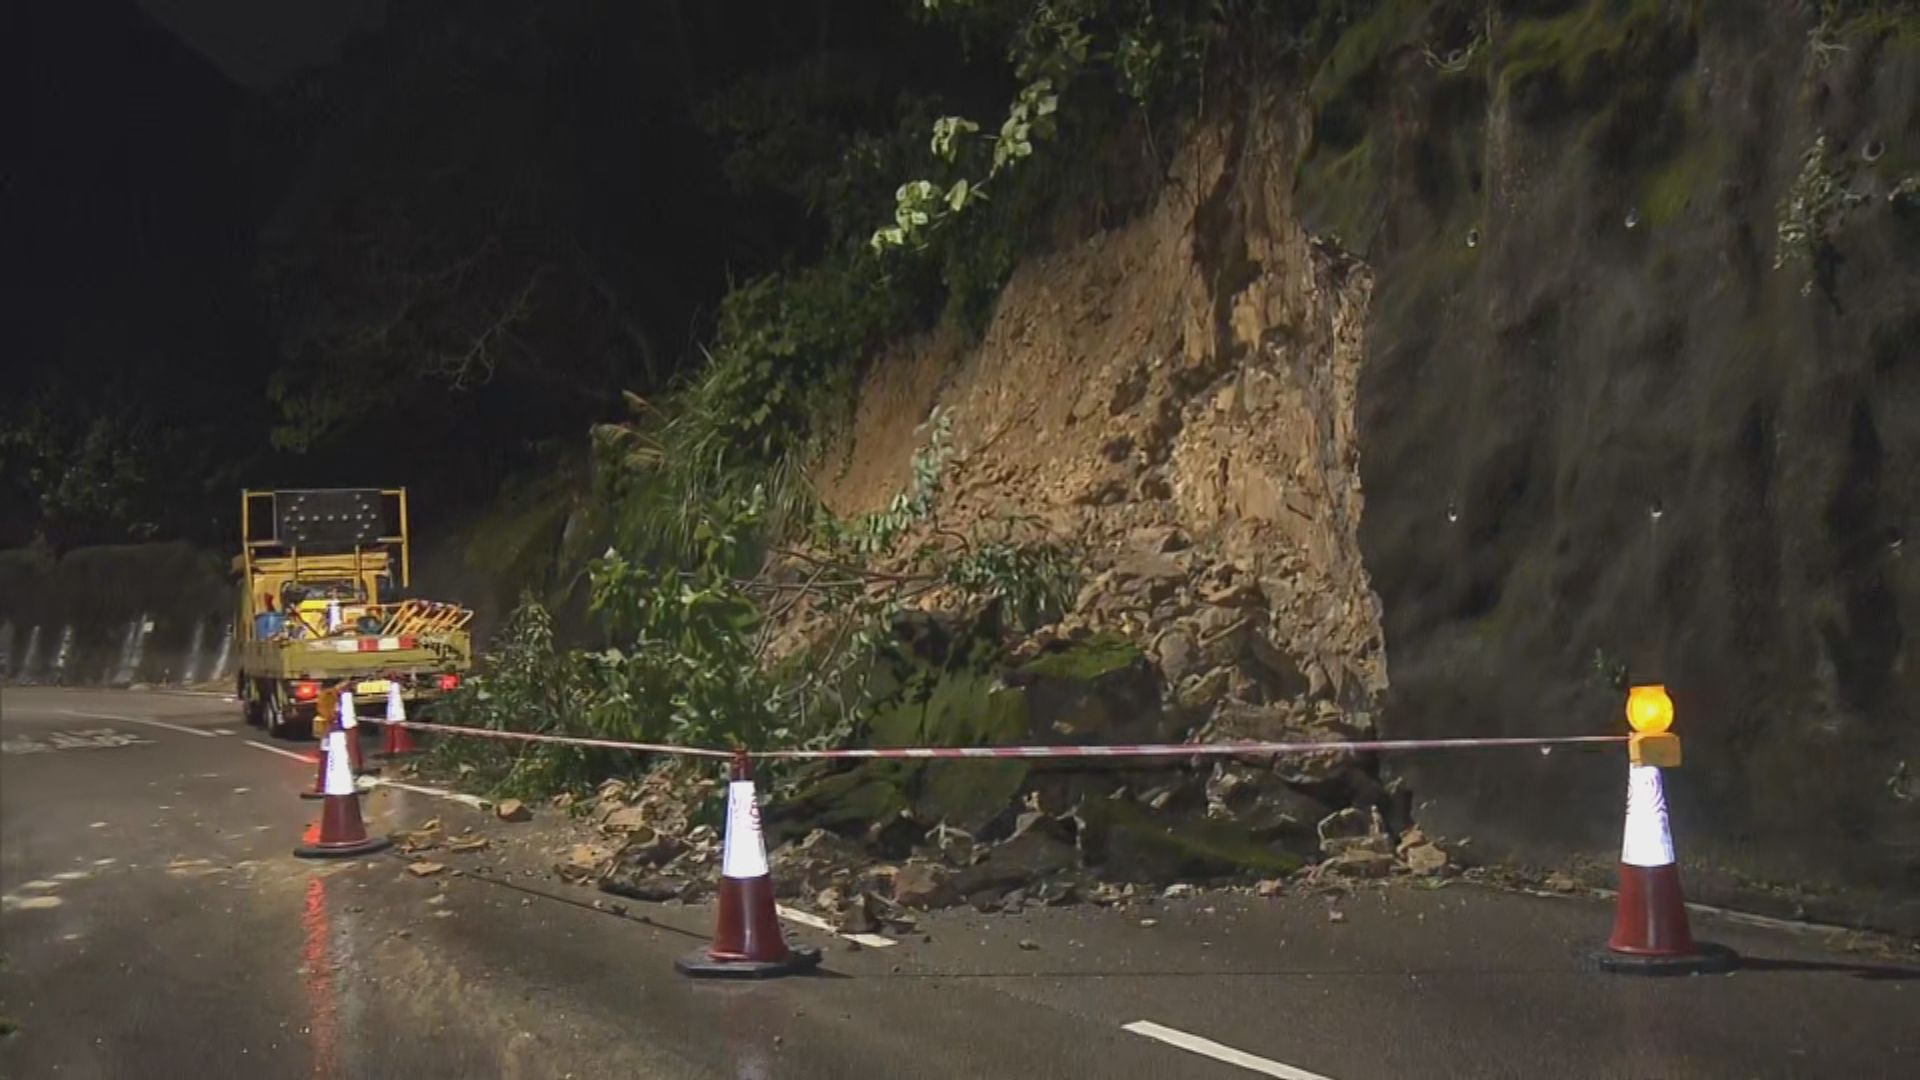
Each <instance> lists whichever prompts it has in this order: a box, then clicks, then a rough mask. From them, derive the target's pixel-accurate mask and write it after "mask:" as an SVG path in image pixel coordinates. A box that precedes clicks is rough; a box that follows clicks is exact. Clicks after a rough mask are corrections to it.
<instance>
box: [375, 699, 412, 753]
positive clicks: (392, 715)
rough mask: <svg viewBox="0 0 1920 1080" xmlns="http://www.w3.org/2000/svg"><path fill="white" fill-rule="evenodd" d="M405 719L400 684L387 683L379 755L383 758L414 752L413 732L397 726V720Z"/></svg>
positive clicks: (405, 705)
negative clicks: (384, 729)
mask: <svg viewBox="0 0 1920 1080" xmlns="http://www.w3.org/2000/svg"><path fill="white" fill-rule="evenodd" d="M406 719H407V703H406V702H405V701H403V700H401V698H400V684H399V683H397V682H394V683H389V684H387V724H386V728H387V731H386V741H385V744H384V745H383V747H382V749H381V751H380V756H381V757H385V758H396V757H403V756H405V755H407V754H411V753H414V752H416V751H417V750H418V749H419V747H416V746H415V745H413V732H412V731H411V730H410V729H408V728H403V727H400V726H398V723H396V721H398V722H404V721H405V720H406Z"/></svg>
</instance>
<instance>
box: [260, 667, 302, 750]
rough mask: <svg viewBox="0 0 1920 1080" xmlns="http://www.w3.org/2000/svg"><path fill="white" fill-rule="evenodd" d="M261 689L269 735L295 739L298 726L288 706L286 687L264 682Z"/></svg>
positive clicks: (277, 737) (272, 682)
mask: <svg viewBox="0 0 1920 1080" xmlns="http://www.w3.org/2000/svg"><path fill="white" fill-rule="evenodd" d="M260 687H261V695H260V696H261V699H262V715H263V716H264V717H265V719H266V725H267V734H269V735H271V736H273V737H274V738H276V739H291V738H293V737H294V735H295V734H296V732H295V730H294V729H295V728H296V726H297V725H296V724H295V723H294V716H293V710H292V709H291V708H289V707H288V706H287V695H286V687H285V686H284V685H282V684H281V683H279V682H278V681H274V680H268V681H266V682H263V683H261V684H260Z"/></svg>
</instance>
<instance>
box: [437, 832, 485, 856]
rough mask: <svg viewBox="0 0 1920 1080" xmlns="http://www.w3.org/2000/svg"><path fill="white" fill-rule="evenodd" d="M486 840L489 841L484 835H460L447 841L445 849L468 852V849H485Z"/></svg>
mask: <svg viewBox="0 0 1920 1080" xmlns="http://www.w3.org/2000/svg"><path fill="white" fill-rule="evenodd" d="M488 842H489V841H488V840H487V838H486V837H484V836H462V837H460V838H458V839H456V840H451V841H448V843H447V850H448V851H457V852H462V853H464V852H469V851H485V850H486V849H487V844H488Z"/></svg>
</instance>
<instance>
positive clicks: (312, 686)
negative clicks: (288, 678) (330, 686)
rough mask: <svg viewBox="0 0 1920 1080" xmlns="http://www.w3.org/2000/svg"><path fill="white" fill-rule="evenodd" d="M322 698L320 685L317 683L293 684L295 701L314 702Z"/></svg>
mask: <svg viewBox="0 0 1920 1080" xmlns="http://www.w3.org/2000/svg"><path fill="white" fill-rule="evenodd" d="M319 696H320V684H319V683H317V682H297V683H294V684H293V700H295V701H312V700H313V699H315V698H317V697H319Z"/></svg>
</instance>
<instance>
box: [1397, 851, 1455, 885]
mask: <svg viewBox="0 0 1920 1080" xmlns="http://www.w3.org/2000/svg"><path fill="white" fill-rule="evenodd" d="M1401 858H1403V859H1405V860H1406V861H1407V869H1408V870H1410V871H1412V872H1413V873H1415V874H1418V875H1419V876H1421V877H1437V876H1439V875H1441V874H1444V873H1446V872H1447V869H1448V866H1449V865H1450V864H1449V860H1448V859H1447V853H1446V852H1445V851H1442V850H1440V847H1439V845H1437V844H1415V845H1414V846H1412V847H1410V848H1407V849H1406V850H1405V851H1403V852H1401Z"/></svg>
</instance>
